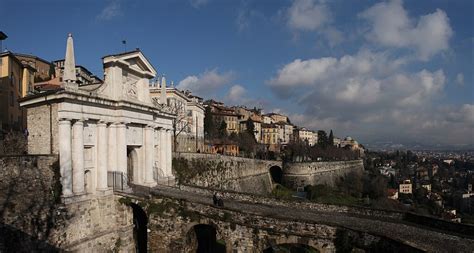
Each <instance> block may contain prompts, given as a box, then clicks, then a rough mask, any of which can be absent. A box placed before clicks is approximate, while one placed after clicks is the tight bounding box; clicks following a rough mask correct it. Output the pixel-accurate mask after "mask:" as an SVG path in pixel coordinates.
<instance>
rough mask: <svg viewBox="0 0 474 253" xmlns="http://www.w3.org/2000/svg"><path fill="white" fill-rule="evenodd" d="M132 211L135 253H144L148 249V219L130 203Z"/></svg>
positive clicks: (136, 206) (138, 208) (137, 207)
mask: <svg viewBox="0 0 474 253" xmlns="http://www.w3.org/2000/svg"><path fill="white" fill-rule="evenodd" d="M130 207H131V208H132V211H133V240H134V242H135V252H137V253H144V252H147V250H148V248H147V246H148V217H147V215H146V213H145V211H144V210H143V208H141V207H140V206H139V205H137V204H134V203H130Z"/></svg>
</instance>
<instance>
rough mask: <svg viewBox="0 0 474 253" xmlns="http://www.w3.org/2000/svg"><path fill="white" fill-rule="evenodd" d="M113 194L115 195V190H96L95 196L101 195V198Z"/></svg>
mask: <svg viewBox="0 0 474 253" xmlns="http://www.w3.org/2000/svg"><path fill="white" fill-rule="evenodd" d="M112 193H114V190H112V189H110V188H104V189H95V194H96V195H100V196H103V195H109V194H112Z"/></svg>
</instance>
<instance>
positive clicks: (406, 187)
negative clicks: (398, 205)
mask: <svg viewBox="0 0 474 253" xmlns="http://www.w3.org/2000/svg"><path fill="white" fill-rule="evenodd" d="M399 192H400V193H402V194H412V193H413V191H412V184H411V181H410V180H409V179H407V180H403V183H401V184H400V185H399Z"/></svg>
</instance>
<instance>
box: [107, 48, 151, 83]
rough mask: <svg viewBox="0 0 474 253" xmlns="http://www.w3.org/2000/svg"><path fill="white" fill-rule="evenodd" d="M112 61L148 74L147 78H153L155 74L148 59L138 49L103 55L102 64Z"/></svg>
mask: <svg viewBox="0 0 474 253" xmlns="http://www.w3.org/2000/svg"><path fill="white" fill-rule="evenodd" d="M114 62H115V63H121V64H123V65H126V66H127V67H129V68H130V69H133V70H135V71H137V72H139V73H142V74H144V75H146V76H149V78H153V77H155V76H156V74H157V72H156V70H155V68H154V67H153V65H152V64H151V63H150V62H149V61H148V59H147V58H146V57H145V56H144V55H143V53H142V52H141V51H140V50H135V51H131V52H126V53H123V54H116V55H110V56H105V57H104V64H108V63H114Z"/></svg>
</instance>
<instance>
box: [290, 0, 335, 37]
mask: <svg viewBox="0 0 474 253" xmlns="http://www.w3.org/2000/svg"><path fill="white" fill-rule="evenodd" d="M287 15H288V26H289V27H290V28H292V29H295V30H303V31H314V30H317V29H319V28H321V27H323V26H324V25H326V24H327V23H329V22H330V21H331V11H330V10H329V8H328V7H327V6H326V4H324V3H321V2H318V1H316V0H294V1H293V4H292V5H291V7H290V8H289V9H288V12H287Z"/></svg>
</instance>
